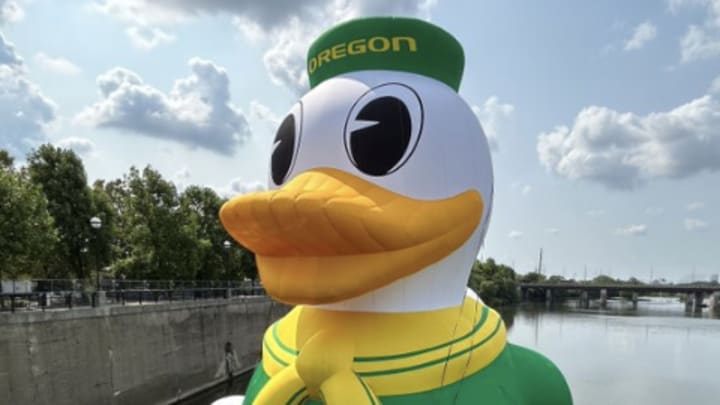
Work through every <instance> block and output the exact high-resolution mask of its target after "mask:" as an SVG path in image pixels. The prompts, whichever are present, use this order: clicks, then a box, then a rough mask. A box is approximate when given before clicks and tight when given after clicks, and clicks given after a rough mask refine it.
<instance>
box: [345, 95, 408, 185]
mask: <svg viewBox="0 0 720 405" xmlns="http://www.w3.org/2000/svg"><path fill="white" fill-rule="evenodd" d="M356 121H377V124H375V125H371V126H369V127H366V128H362V129H358V130H356V131H353V132H352V134H350V153H351V154H352V157H353V160H354V161H355V166H357V168H358V169H360V170H361V171H362V172H363V173H366V174H369V175H372V176H382V175H385V174H388V172H390V170H391V169H392V168H393V167H395V165H397V164H398V162H400V160H401V159H402V158H403V156H404V155H405V151H406V150H407V148H408V145H409V144H410V136H411V131H412V127H411V121H410V113H409V112H408V109H407V107H406V106H405V104H404V103H403V102H402V101H401V100H400V99H398V98H395V97H389V96H387V97H380V98H377V99H375V100H373V101H371V102H369V103H368V104H367V105H365V107H363V108H362V110H360V112H359V113H358V115H357V117H356Z"/></svg>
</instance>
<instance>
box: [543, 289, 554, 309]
mask: <svg viewBox="0 0 720 405" xmlns="http://www.w3.org/2000/svg"><path fill="white" fill-rule="evenodd" d="M552 301H553V292H552V289H550V288H548V289H547V290H545V305H547V306H550V305H552Z"/></svg>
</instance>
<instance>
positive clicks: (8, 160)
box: [0, 149, 15, 170]
mask: <svg viewBox="0 0 720 405" xmlns="http://www.w3.org/2000/svg"><path fill="white" fill-rule="evenodd" d="M14 161H15V159H13V157H12V156H10V154H9V153H8V152H7V151H6V150H5V149H0V170H1V169H11V168H12V165H13V162H14Z"/></svg>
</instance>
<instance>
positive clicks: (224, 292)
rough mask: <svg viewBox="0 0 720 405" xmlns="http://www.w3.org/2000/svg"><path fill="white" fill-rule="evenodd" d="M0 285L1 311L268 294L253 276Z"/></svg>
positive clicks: (33, 281)
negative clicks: (213, 278)
mask: <svg viewBox="0 0 720 405" xmlns="http://www.w3.org/2000/svg"><path fill="white" fill-rule="evenodd" d="M0 287H2V290H0V311H11V312H15V311H16V310H28V311H45V310H51V309H72V308H78V307H88V306H97V305H145V304H152V303H160V302H172V301H186V300H201V299H229V298H235V297H243V296H257V295H265V290H264V289H263V287H262V285H260V284H259V283H258V282H256V281H250V280H115V279H104V280H102V282H101V283H100V289H99V290H96V289H95V285H94V284H93V283H91V282H89V281H87V280H73V279H35V280H23V281H7V280H3V281H2V284H1V285H0Z"/></svg>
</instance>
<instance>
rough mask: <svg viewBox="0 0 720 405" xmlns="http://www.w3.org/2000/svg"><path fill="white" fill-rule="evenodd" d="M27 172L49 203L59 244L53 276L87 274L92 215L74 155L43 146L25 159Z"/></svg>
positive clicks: (84, 178)
mask: <svg viewBox="0 0 720 405" xmlns="http://www.w3.org/2000/svg"><path fill="white" fill-rule="evenodd" d="M27 171H28V173H29V175H30V178H31V179H32V182H33V183H35V184H37V185H39V186H40V188H41V189H42V192H43V193H44V194H45V197H46V198H47V201H48V211H49V212H50V215H51V216H52V217H53V219H54V221H55V226H56V227H57V232H58V237H59V243H58V245H57V249H56V253H57V259H58V260H57V265H56V266H54V267H55V268H53V271H52V276H53V277H63V276H69V275H73V274H74V275H75V276H76V277H78V278H86V277H87V276H88V275H89V271H88V270H89V269H88V266H87V263H86V262H87V259H86V258H85V257H84V256H85V255H84V252H86V251H87V247H88V246H87V244H88V242H89V240H90V238H91V236H92V235H91V233H90V225H89V222H88V221H89V220H90V218H91V217H92V216H93V212H92V199H91V196H90V189H89V187H88V186H87V176H86V175H85V168H84V166H83V163H82V161H81V160H80V158H79V157H78V156H77V155H76V154H75V152H73V151H71V150H67V149H61V148H57V147H54V146H52V145H42V146H40V147H39V148H38V149H37V150H35V151H33V152H32V153H31V154H30V155H29V156H28V166H27Z"/></svg>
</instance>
